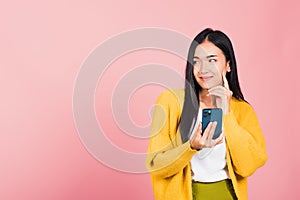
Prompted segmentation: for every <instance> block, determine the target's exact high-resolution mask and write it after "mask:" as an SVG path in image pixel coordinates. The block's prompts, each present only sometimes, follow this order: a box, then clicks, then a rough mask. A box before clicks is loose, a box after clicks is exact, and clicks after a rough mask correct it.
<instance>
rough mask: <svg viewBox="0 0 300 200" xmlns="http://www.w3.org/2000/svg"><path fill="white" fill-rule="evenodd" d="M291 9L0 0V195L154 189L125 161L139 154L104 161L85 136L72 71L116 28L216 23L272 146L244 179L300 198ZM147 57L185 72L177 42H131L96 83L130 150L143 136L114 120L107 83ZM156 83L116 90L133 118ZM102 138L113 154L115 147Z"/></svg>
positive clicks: (253, 4) (108, 120)
mask: <svg viewBox="0 0 300 200" xmlns="http://www.w3.org/2000/svg"><path fill="white" fill-rule="evenodd" d="M298 11H299V3H298V1H295V0H294V1H271V0H266V1H258V0H256V1H238V0H227V1H216V0H212V1H202V2H200V1H189V3H187V2H185V3H184V2H183V1H156V0H155V1H138V0H136V1H109V3H108V1H107V2H106V3H104V2H101V1H78V0H77V1H66V0H61V1H47V2H42V1H35V0H29V1H14V0H12V1H7V2H5V3H4V2H2V3H1V6H0V25H1V28H0V36H1V37H0V55H1V56H0V58H1V59H0V66H1V72H0V89H1V90H0V91H1V94H2V95H1V103H0V110H1V112H0V160H1V164H0V199H5V200H17V199H22V200H32V199H36V200H38V199H43V200H53V199H56V200H65V199H72V200H77V199H78V200H79V199H80V200H82V199H89V200H96V199H146V200H150V199H153V195H152V191H151V183H150V179H149V174H147V173H136V174H133V173H129V172H128V171H130V170H128V169H129V168H130V167H133V168H134V166H140V165H141V164H142V163H139V162H138V161H137V163H131V162H130V160H129V161H128V162H127V163H126V159H127V158H126V157H122V156H120V157H116V155H118V154H114V153H113V151H111V157H113V158H112V159H115V160H114V162H115V164H111V165H109V166H110V167H109V166H107V165H105V164H102V163H101V162H100V161H99V159H97V156H96V154H97V153H95V152H94V153H93V151H97V150H98V151H99V152H98V153H100V154H101V148H102V147H101V146H100V147H99V149H96V148H95V149H92V147H85V146H84V145H83V142H82V140H81V139H80V137H79V134H78V131H77V129H76V124H75V122H74V118H73V114H74V113H73V109H72V102H73V89H74V86H75V83H76V78H77V75H78V73H79V71H80V69H81V65H82V64H83V62H84V60H85V59H86V58H87V57H88V55H89V54H90V53H91V52H92V50H94V49H95V48H96V47H97V46H98V45H99V44H101V43H102V42H104V41H105V40H107V39H108V38H110V37H112V36H114V35H116V34H119V33H122V32H125V31H129V30H132V29H137V28H143V27H158V28H161V29H168V30H173V31H175V32H178V33H180V34H182V35H185V36H187V37H189V38H192V37H193V36H195V35H196V34H197V33H198V32H199V31H201V30H202V29H203V28H206V27H212V28H215V29H220V30H223V31H224V32H225V33H227V34H228V35H229V36H230V37H231V39H232V41H233V44H234V47H235V51H236V56H237V61H238V70H239V75H240V83H241V86H242V89H243V92H244V94H245V97H246V99H247V100H248V101H249V102H250V103H251V104H252V105H253V106H254V108H255V110H256V112H257V114H258V116H259V120H260V122H261V126H262V128H263V131H264V135H265V138H266V141H267V151H268V155H269V160H268V162H267V164H266V165H265V166H264V167H263V168H261V169H259V170H258V171H257V172H256V173H255V174H254V175H253V176H252V177H251V178H250V179H249V196H250V199H273V200H277V199H278V200H279V199H299V198H300V192H299V190H298V188H297V183H296V181H298V180H299V178H300V172H299V167H300V159H299V158H300V157H299V155H298V153H299V140H300V136H299V132H297V130H298V129H296V127H298V125H297V123H299V116H298V115H297V114H296V113H297V112H300V107H299V103H298V102H299V100H300V98H299V95H298V92H299V89H300V87H299V85H300V84H299V83H298V80H299V78H298V74H299V73H298V72H299V70H298V69H299V66H298V65H299V63H298V58H299V55H298V54H299V52H300V49H299V46H298V45H299V39H298V35H299V34H300V30H299V25H298V24H299V17H300V15H299V12H298ZM148 39H151V36H149V38H148ZM297 44H298V45H297ZM120 45H121V44H120ZM118 48H119V47H118ZM99 59H102V58H101V56H100V57H99ZM149 63H158V64H161V65H165V66H168V67H169V71H170V72H179V73H180V74H181V75H183V73H184V67H185V66H184V61H183V60H182V59H180V58H179V57H178V56H175V55H174V54H170V53H168V52H164V51H155V50H143V51H136V52H132V53H129V54H127V55H124V56H122V57H120V58H119V59H118V60H116V61H115V62H114V63H112V65H111V66H110V68H109V69H107V71H106V72H105V74H104V75H103V77H102V78H101V79H100V80H99V82H98V83H99V84H98V87H97V90H96V94H95V108H96V115H97V119H98V121H99V123H100V124H102V125H101V126H102V128H103V131H104V132H105V134H106V137H107V138H108V139H109V140H110V141H111V144H114V145H116V146H118V147H120V148H122V149H123V150H126V151H129V154H131V155H133V156H136V155H135V154H133V153H130V152H135V153H141V154H143V153H145V151H146V149H147V140H146V139H141V138H139V137H137V138H134V137H131V136H128V135H126V134H124V133H123V132H122V131H121V129H122V127H118V126H117V124H116V123H115V122H114V118H113V115H112V110H111V107H110V102H111V96H112V95H113V94H112V93H113V92H112V90H113V89H114V88H115V87H117V85H118V83H119V80H121V79H122V78H124V76H125V75H126V74H128V73H129V72H130V70H133V69H134V68H136V67H137V66H139V65H142V64H149ZM125 77H126V76H125ZM149 77H155V74H149V76H148V77H146V76H145V78H149ZM165 78H166V79H167V78H168V75H167V74H166V76H165ZM178 83H179V84H180V83H181V82H180V81H179V82H178ZM128 84H129V83H128ZM136 86H139V85H136ZM140 86H142V85H140ZM162 90H163V88H162V87H161V86H159V85H156V84H154V83H152V84H148V85H147V86H144V87H141V88H139V89H138V90H136V91H135V93H133V94H132V96H131V98H130V99H118V102H119V103H120V102H121V103H122V102H123V103H124V102H129V103H128V105H129V111H130V116H131V118H132V120H133V121H134V122H135V123H136V126H146V128H145V130H147V128H149V127H148V125H149V123H150V118H149V109H150V107H151V105H153V103H154V101H155V99H156V97H157V95H158V94H159V92H160V91H162ZM133 92H134V91H133ZM81 98H83V99H84V98H85V97H84V96H81ZM118 112H120V110H119V111H118ZM127 117H128V116H127ZM87 122H89V121H88V120H87ZM141 134H142V135H143V134H144V135H145V133H141ZM146 134H147V132H146ZM94 142H95V146H97V145H99V143H98V142H97V141H94ZM88 150H89V151H90V152H91V153H89V152H88ZM104 150H105V151H106V152H105V153H106V155H107V154H108V155H109V153H110V149H109V148H106V147H105V149H104ZM118 159H119V160H120V163H122V162H124V161H125V164H124V165H122V166H121V165H120V163H118ZM100 160H101V159H100ZM102 161H103V160H102ZM104 163H105V162H104ZM113 165H115V166H113ZM113 168H114V169H113ZM139 169H140V170H141V171H142V169H141V168H139ZM119 170H121V171H123V172H120V171H119ZM124 171H127V172H124ZM137 171H138V170H137Z"/></svg>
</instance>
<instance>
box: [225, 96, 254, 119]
mask: <svg viewBox="0 0 300 200" xmlns="http://www.w3.org/2000/svg"><path fill="white" fill-rule="evenodd" d="M230 109H232V110H233V111H234V112H235V113H236V114H243V115H245V114H247V113H248V114H250V113H252V114H255V111H254V108H253V107H252V106H251V104H250V103H249V102H247V101H245V100H239V99H236V98H234V97H233V98H232V99H231V102H230Z"/></svg>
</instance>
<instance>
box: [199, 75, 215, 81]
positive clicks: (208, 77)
mask: <svg viewBox="0 0 300 200" xmlns="http://www.w3.org/2000/svg"><path fill="white" fill-rule="evenodd" d="M212 77H213V76H201V77H200V79H201V80H202V81H209V80H210V79H211V78H212Z"/></svg>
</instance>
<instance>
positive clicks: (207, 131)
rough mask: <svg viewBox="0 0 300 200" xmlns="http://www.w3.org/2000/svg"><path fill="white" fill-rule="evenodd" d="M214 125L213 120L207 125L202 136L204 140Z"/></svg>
mask: <svg viewBox="0 0 300 200" xmlns="http://www.w3.org/2000/svg"><path fill="white" fill-rule="evenodd" d="M212 126H213V122H209V124H208V125H207V127H206V129H205V130H204V133H203V136H202V139H203V140H204V141H206V140H207V137H208V134H209V132H210V130H211V128H212Z"/></svg>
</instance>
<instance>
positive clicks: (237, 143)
mask: <svg viewBox="0 0 300 200" xmlns="http://www.w3.org/2000/svg"><path fill="white" fill-rule="evenodd" d="M239 104H240V106H241V107H240V108H239V112H238V114H236V115H237V116H236V115H235V113H233V112H232V111H230V112H229V113H228V114H226V115H224V129H225V135H226V142H227V143H228V147H229V153H230V156H231V160H232V164H233V168H234V171H235V173H237V174H239V175H240V176H242V177H248V176H250V175H251V174H253V173H254V172H255V170H256V169H257V168H259V167H261V166H263V165H264V164H265V162H266V161H267V154H266V144H265V140H264V137H263V134H262V130H261V127H260V125H259V122H258V118H257V116H256V114H255V112H254V110H253V108H252V107H251V106H250V105H249V104H248V103H246V102H241V103H239ZM241 104H242V105H241Z"/></svg>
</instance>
